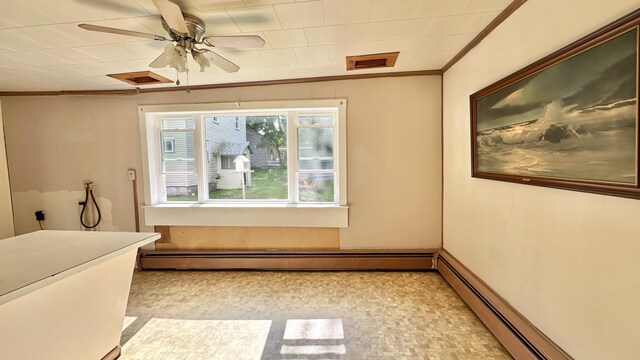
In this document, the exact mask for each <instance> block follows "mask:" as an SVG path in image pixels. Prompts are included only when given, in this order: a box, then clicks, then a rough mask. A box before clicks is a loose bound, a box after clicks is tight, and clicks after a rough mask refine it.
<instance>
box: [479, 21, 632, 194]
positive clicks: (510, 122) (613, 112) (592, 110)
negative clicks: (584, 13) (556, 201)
mask: <svg viewBox="0 0 640 360" xmlns="http://www.w3.org/2000/svg"><path fill="white" fill-rule="evenodd" d="M637 48H638V27H634V28H631V29H630V30H628V31H626V32H624V33H622V34H620V35H617V36H615V37H612V38H611V39H609V40H607V41H605V42H603V43H600V44H598V45H595V46H593V47H591V48H588V49H587V50H584V51H582V52H580V53H578V54H576V55H574V56H572V57H569V58H566V59H564V60H562V61H560V62H557V63H555V64H554V65H551V66H548V67H546V68H544V69H542V70H540V71H538V72H535V73H534V74H532V75H530V76H528V77H525V78H522V79H520V80H518V81H517V82H514V83H511V84H509V85H508V86H505V87H502V88H499V89H498V90H496V91H494V92H491V93H489V94H487V95H484V96H481V97H480V98H478V99H477V100H476V101H475V106H476V108H475V114H476V118H475V122H474V124H475V129H474V131H475V137H476V144H475V161H476V171H477V172H480V173H491V174H506V175H514V176H522V177H539V178H551V179H569V180H577V181H592V182H601V183H612V184H621V185H636V184H637V183H638V179H637V174H638V169H637V164H638V148H637V147H638V136H637V134H638V119H637V117H638V107H637V105H638V104H637V98H638V84H637V79H638V73H637V72H638V51H637Z"/></svg>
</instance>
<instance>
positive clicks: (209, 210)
mask: <svg viewBox="0 0 640 360" xmlns="http://www.w3.org/2000/svg"><path fill="white" fill-rule="evenodd" d="M346 105H347V101H346V99H327V100H284V101H255V102H242V103H240V102H230V103H208V104H176V105H140V106H139V107H138V110H139V120H140V138H141V144H142V158H143V159H142V160H143V174H144V179H145V182H144V185H145V186H144V194H145V206H144V208H145V222H146V223H147V225H227V226H234V224H236V225H235V226H324V227H347V226H348V203H347V163H346V157H347V154H346V121H347V119H346ZM207 112H215V113H216V114H215V115H214V116H215V117H217V116H219V114H221V113H222V114H225V113H228V114H229V115H231V116H235V114H238V116H244V115H245V113H258V112H268V113H274V112H287V113H289V114H288V116H287V157H286V158H287V174H288V187H289V192H288V193H289V198H288V199H287V200H276V201H274V200H241V201H233V200H232V201H228V200H224V201H220V200H215V201H210V200H209V201H207V200H208V199H207V200H205V198H208V189H207V186H208V185H207V184H206V183H207V179H206V160H205V159H204V157H203V155H204V154H203V151H204V150H203V149H201V148H202V147H203V144H204V141H206V138H205V134H204V129H202V126H201V125H200V126H198V124H199V123H198V121H200V122H202V123H204V119H205V118H206V117H209V118H210V117H211V116H212V115H211V114H206V113H207ZM300 112H303V113H304V115H311V114H316V113H319V114H327V113H333V114H334V125H332V126H327V125H298V123H297V121H298V119H297V114H296V116H291V114H290V113H300ZM160 113H162V114H164V115H165V116H170V115H176V116H188V115H196V114H198V115H199V116H200V117H199V118H198V116H195V118H196V129H194V153H195V154H194V157H195V158H196V168H197V171H196V173H197V174H204V176H198V190H199V191H198V201H197V202H167V201H166V196H165V197H164V198H162V196H159V195H160V193H161V192H159V190H161V188H160V186H164V184H162V183H159V181H157V179H158V175H157V174H158V170H159V169H162V167H161V164H157V161H153V160H154V159H155V160H157V157H158V155H157V154H158V153H157V152H156V153H154V151H156V150H154V149H155V147H156V146H157V145H158V144H157V142H159V138H157V137H156V138H154V136H153V134H152V132H153V133H155V132H156V131H150V128H151V129H154V130H158V129H155V128H156V127H157V125H156V124H157V123H158V122H157V121H156V120H154V118H155V116H157V115H159V114H160ZM292 125H293V126H292ZM308 127H320V128H327V127H333V129H334V130H333V157H334V168H333V169H332V170H329V172H333V173H334V174H335V175H334V202H332V203H326V202H324V203H320V202H318V203H315V202H300V201H299V192H300V191H299V190H300V189H299V187H298V173H299V169H298V154H297V146H298V144H297V140H298V139H297V132H298V129H299V128H308ZM196 139H198V140H196ZM201 143H202V144H201ZM159 166H160V167H159ZM198 171H199V172H198ZM302 172H314V173H317V172H325V171H322V170H311V171H307V170H303V171H302ZM291 174H293V175H294V176H291ZM165 189H166V187H165ZM202 189H204V190H205V191H201V190H202ZM291 189H294V191H292V190H291ZM164 192H165V193H166V190H165V191H164ZM205 192H206V193H205ZM292 193H293V194H292ZM196 209H197V210H196ZM240 209H242V219H239V218H238V217H231V215H230V214H232V213H233V212H234V211H238V210H240ZM176 210H179V211H177V212H176ZM188 213H190V214H191V215H189V216H187V214H188ZM205 213H206V214H209V215H210V216H211V217H210V216H206V217H205V216H204V214H205ZM214 214H215V215H214ZM287 214H290V216H286V215H287ZM196 215H197V216H196ZM283 215H284V216H285V217H284V218H283ZM307 215H308V216H307ZM168 221H171V223H170V224H167V223H166V222H168Z"/></svg>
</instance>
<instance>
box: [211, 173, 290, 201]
mask: <svg viewBox="0 0 640 360" xmlns="http://www.w3.org/2000/svg"><path fill="white" fill-rule="evenodd" d="M251 180H252V184H251V186H247V187H246V189H245V190H246V195H247V199H260V200H265V199H270V200H286V199H287V198H288V194H287V170H286V169H255V170H253V173H251ZM209 199H242V189H219V190H216V191H211V192H210V193H209Z"/></svg>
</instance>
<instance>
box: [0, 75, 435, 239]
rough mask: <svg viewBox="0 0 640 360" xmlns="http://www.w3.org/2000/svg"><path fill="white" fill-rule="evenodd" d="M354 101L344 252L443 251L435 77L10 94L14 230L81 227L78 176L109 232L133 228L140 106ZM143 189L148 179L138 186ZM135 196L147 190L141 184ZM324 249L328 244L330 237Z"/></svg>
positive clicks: (349, 115)
mask: <svg viewBox="0 0 640 360" xmlns="http://www.w3.org/2000/svg"><path fill="white" fill-rule="evenodd" d="M325 98H347V99H348V108H347V137H348V145H347V147H348V149H347V150H348V155H347V157H348V160H347V161H348V171H349V178H348V193H349V203H350V206H351V207H350V226H349V228H347V229H341V230H340V246H341V247H343V248H425V247H438V246H439V245H440V222H441V210H440V206H441V205H440V192H441V185H440V179H441V170H440V168H441V163H440V161H441V152H440V111H441V109H440V77H439V76H419V77H402V78H385V79H366V80H343V81H331V82H320V83H309V84H292V85H276V86H261V87H246V88H231V89H219V90H203V91H192V92H191V93H190V94H187V93H185V92H171V93H158V94H145V95H138V96H61V97H4V98H2V101H3V113H4V118H5V122H6V131H7V146H8V158H9V169H10V171H11V181H12V192H13V195H14V210H15V214H16V231H17V232H18V233H24V232H29V231H33V230H36V229H37V223H36V222H35V220H34V217H33V216H34V215H33V211H35V210H37V208H42V209H43V210H45V211H46V213H47V224H46V225H47V227H48V228H51V229H56V228H65V229H69V228H71V229H79V224H78V220H77V217H78V216H79V207H78V206H77V201H78V200H81V199H82V198H83V196H84V192H83V180H85V179H91V180H93V181H94V182H95V183H96V186H97V189H96V193H97V195H99V197H100V198H99V200H98V202H99V203H100V204H101V205H103V206H104V208H105V209H108V210H105V211H104V212H105V216H106V219H105V224H104V226H105V228H106V229H112V230H133V229H134V228H135V227H134V220H133V205H132V195H131V183H130V182H129V180H128V179H127V169H128V168H136V169H138V170H139V171H138V173H139V174H141V156H140V144H139V129H138V116H137V106H138V105H139V104H167V103H190V102H225V101H257V100H284V99H325ZM141 183H142V182H141ZM140 193H143V192H142V188H140ZM323 241H324V240H323ZM290 246H291V247H294V248H299V247H301V245H300V244H298V243H296V242H293V241H292V244H291V245H290Z"/></svg>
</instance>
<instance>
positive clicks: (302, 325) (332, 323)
mask: <svg viewBox="0 0 640 360" xmlns="http://www.w3.org/2000/svg"><path fill="white" fill-rule="evenodd" d="M283 339H284V340H299V339H311V340H318V339H344V331H343V328H342V319H306V320H298V319H294V320H287V327H286V328H285V329H284V337H283Z"/></svg>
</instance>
